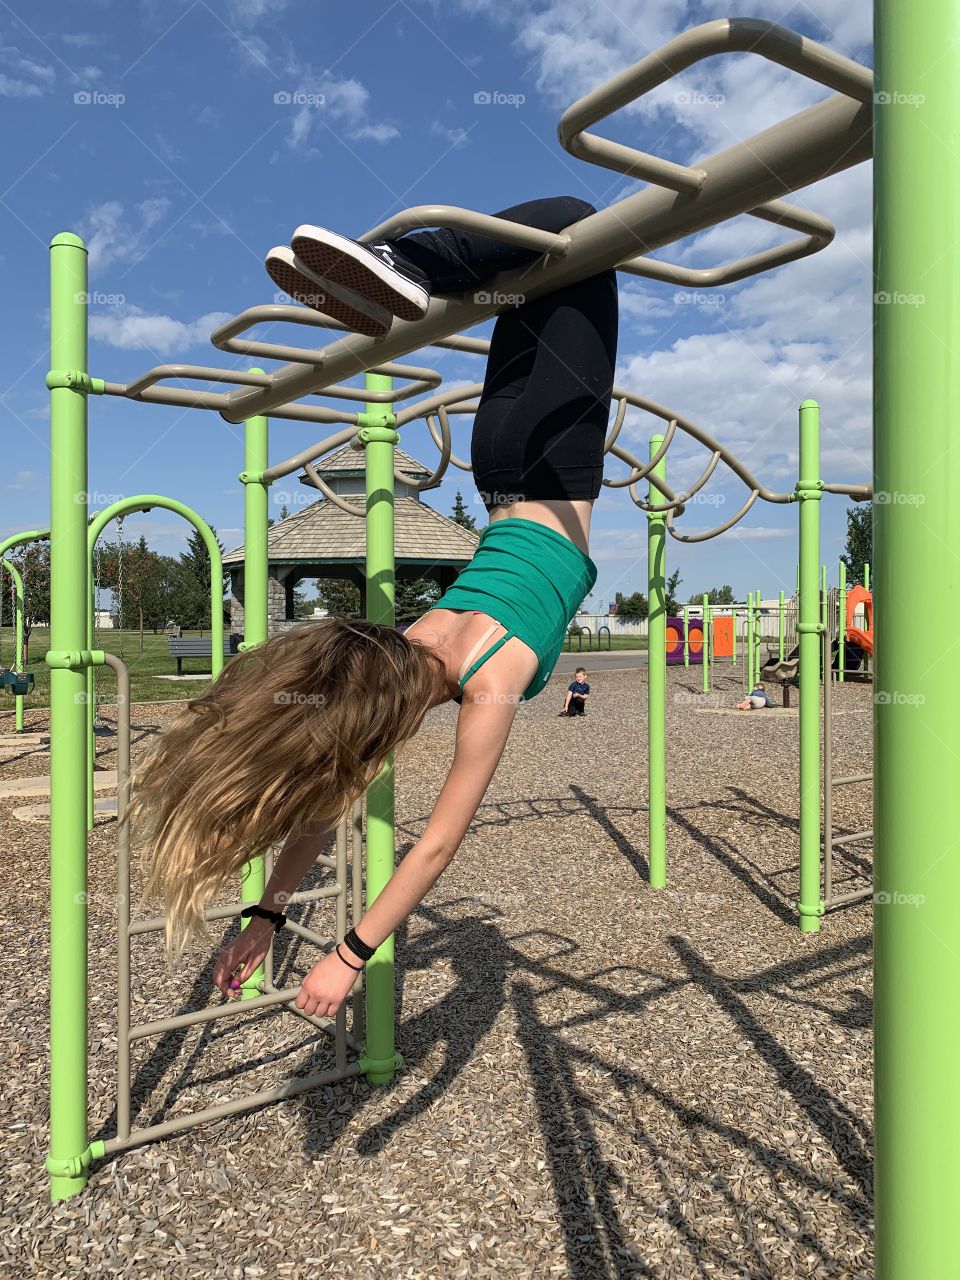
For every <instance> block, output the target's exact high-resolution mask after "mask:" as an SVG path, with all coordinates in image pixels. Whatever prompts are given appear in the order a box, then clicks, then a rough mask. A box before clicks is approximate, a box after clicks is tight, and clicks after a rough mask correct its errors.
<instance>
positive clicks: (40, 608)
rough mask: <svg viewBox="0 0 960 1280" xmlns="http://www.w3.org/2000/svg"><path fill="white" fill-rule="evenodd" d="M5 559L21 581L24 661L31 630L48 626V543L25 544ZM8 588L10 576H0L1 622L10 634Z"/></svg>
mask: <svg viewBox="0 0 960 1280" xmlns="http://www.w3.org/2000/svg"><path fill="white" fill-rule="evenodd" d="M7 558H8V559H9V560H10V561H11V563H12V564H14V565H15V566H16V567H17V568H18V569H19V570H20V574H21V577H22V578H23V660H24V662H28V661H29V658H30V636H31V633H32V632H33V628H34V627H36V626H49V625H50V543H49V542H28V543H26V544H25V545H23V546H21V547H18V548H17V550H16V551H14V552H12V553H10V552H8V554H7ZM10 588H11V578H10V575H9V574H8V573H6V572H2V573H0V590H2V591H3V593H4V595H3V600H4V603H3V620H4V625H5V626H9V627H10V628H11V634H12V633H13V632H12V628H13V609H12V608H11V594H10ZM11 662H12V658H11Z"/></svg>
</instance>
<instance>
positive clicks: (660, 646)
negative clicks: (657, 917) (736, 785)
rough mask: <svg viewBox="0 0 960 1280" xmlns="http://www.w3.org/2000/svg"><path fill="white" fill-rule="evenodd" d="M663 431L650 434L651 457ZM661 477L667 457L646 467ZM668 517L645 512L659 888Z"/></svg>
mask: <svg viewBox="0 0 960 1280" xmlns="http://www.w3.org/2000/svg"><path fill="white" fill-rule="evenodd" d="M662 444H663V436H653V437H652V438H651V440H650V457H651V458H653V457H654V456H655V455H656V453H657V451H658V450H659V448H660V446H661V445H662ZM650 474H651V475H652V476H656V477H657V478H658V479H660V480H663V479H665V478H666V458H661V459H660V461H659V462H658V463H657V465H656V466H655V467H654V468H653V470H652V471H651V473H650ZM647 501H648V502H651V503H655V504H660V503H662V502H663V501H664V496H663V494H662V493H661V492H660V490H659V489H657V488H656V487H655V486H654V485H653V483H652V482H648V484H647ZM666 542H667V521H666V516H665V513H664V512H662V511H648V512H647V578H648V583H647V600H648V602H649V611H648V614H647V636H648V642H647V787H648V804H647V815H648V819H649V829H650V834H649V865H650V884H651V885H652V886H653V887H654V888H655V889H662V888H664V887H665V885H666V883H667V762H666V733H667V726H666V709H667V564H666V551H667V548H666Z"/></svg>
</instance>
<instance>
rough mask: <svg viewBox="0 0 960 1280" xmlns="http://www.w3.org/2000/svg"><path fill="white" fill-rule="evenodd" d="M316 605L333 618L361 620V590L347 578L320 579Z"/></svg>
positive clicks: (318, 580)
mask: <svg viewBox="0 0 960 1280" xmlns="http://www.w3.org/2000/svg"><path fill="white" fill-rule="evenodd" d="M316 603H317V604H318V605H319V606H320V608H321V609H326V611H327V613H328V614H330V616H331V617H333V618H359V617H360V588H359V587H357V586H355V585H354V584H353V583H352V582H348V581H347V580H346V579H345V578H318V579H317V598H316Z"/></svg>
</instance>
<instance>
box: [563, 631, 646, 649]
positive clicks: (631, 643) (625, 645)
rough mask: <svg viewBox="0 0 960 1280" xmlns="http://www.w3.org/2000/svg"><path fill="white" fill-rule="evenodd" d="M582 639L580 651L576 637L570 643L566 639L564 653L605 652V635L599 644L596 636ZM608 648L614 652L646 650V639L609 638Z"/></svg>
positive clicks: (640, 637)
mask: <svg viewBox="0 0 960 1280" xmlns="http://www.w3.org/2000/svg"><path fill="white" fill-rule="evenodd" d="M582 639H583V649H582V650H581V649H578V647H577V645H578V640H577V637H576V636H574V638H573V642H572V643H571V641H570V638H569V637H568V638H567V640H566V643H565V644H564V646H563V651H564V653H580V652H583V653H596V652H597V650H598V649H599V650H601V651H602V652H604V653H606V651H607V636H606V635H602V636H601V637H600V641H599V643H598V641H597V637H596V636H583V638H582ZM610 648H611V650H616V649H643V650H646V648H647V637H646V636H610Z"/></svg>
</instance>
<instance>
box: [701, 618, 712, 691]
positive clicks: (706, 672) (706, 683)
mask: <svg viewBox="0 0 960 1280" xmlns="http://www.w3.org/2000/svg"><path fill="white" fill-rule="evenodd" d="M709 599H710V597H709V596H707V595H704V597H703V599H702V602H701V603H702V609H701V612H702V614H703V647H702V649H701V650H700V652H701V653H702V654H703V692H704V693H709V692H710V618H709V609H710V605H709Z"/></svg>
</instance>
